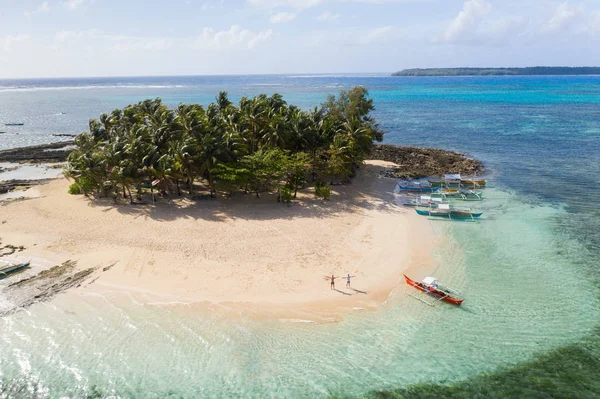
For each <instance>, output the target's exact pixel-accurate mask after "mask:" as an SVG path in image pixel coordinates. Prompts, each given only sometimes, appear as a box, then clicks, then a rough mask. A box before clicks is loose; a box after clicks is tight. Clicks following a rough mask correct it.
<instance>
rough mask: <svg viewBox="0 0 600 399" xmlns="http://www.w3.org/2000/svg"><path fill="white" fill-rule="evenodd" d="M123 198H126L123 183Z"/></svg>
mask: <svg viewBox="0 0 600 399" xmlns="http://www.w3.org/2000/svg"><path fill="white" fill-rule="evenodd" d="M123 198H127V193H126V192H125V184H123Z"/></svg>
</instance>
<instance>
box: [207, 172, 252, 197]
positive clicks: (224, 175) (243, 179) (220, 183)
mask: <svg viewBox="0 0 600 399" xmlns="http://www.w3.org/2000/svg"><path fill="white" fill-rule="evenodd" d="M213 174H214V176H215V180H216V187H217V188H218V189H220V190H222V191H225V192H226V193H227V194H228V195H229V196H232V195H233V194H234V193H235V192H236V191H237V190H239V189H240V188H245V187H246V186H247V185H248V183H249V181H250V171H249V170H248V169H246V168H245V167H243V166H242V165H241V164H232V165H227V164H219V165H216V166H215V168H214V170H213Z"/></svg>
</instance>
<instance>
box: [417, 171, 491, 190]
mask: <svg viewBox="0 0 600 399" xmlns="http://www.w3.org/2000/svg"><path fill="white" fill-rule="evenodd" d="M428 182H429V184H430V185H431V186H432V187H443V186H446V187H467V188H477V187H481V188H483V187H485V185H486V183H487V180H484V179H478V180H475V179H467V178H464V179H463V178H462V177H461V176H460V174H458V173H455V174H446V175H444V176H443V177H442V179H441V180H428Z"/></svg>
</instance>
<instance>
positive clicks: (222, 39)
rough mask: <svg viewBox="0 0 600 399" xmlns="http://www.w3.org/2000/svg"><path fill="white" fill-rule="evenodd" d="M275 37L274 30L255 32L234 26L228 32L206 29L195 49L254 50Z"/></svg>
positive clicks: (197, 41)
mask: <svg viewBox="0 0 600 399" xmlns="http://www.w3.org/2000/svg"><path fill="white" fill-rule="evenodd" d="M272 36H273V31H272V30H270V29H269V30H266V31H260V32H254V31H251V30H249V29H243V28H241V27H240V26H238V25H232V26H231V28H229V29H228V30H220V31H216V30H214V29H213V28H204V29H203V30H202V33H201V34H200V36H199V37H198V38H197V39H196V40H195V47H197V48H201V49H213V50H223V49H231V48H240V49H244V48H246V49H253V48H255V47H257V46H259V45H260V44H262V43H264V42H267V41H269V40H270V39H271V37H272Z"/></svg>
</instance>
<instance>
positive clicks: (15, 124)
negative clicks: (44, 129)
mask: <svg viewBox="0 0 600 399" xmlns="http://www.w3.org/2000/svg"><path fill="white" fill-rule="evenodd" d="M23 125H25V124H24V123H5V124H4V126H23Z"/></svg>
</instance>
